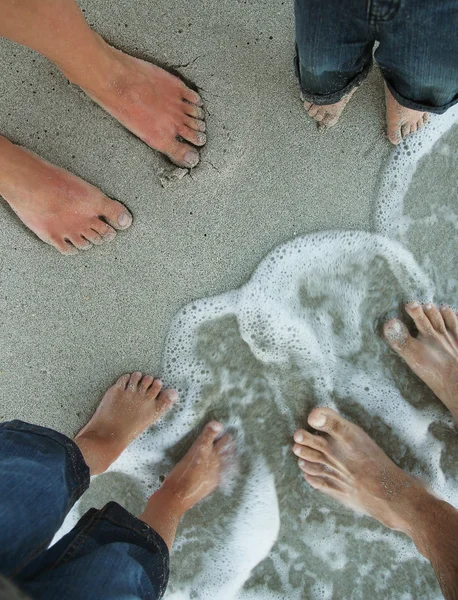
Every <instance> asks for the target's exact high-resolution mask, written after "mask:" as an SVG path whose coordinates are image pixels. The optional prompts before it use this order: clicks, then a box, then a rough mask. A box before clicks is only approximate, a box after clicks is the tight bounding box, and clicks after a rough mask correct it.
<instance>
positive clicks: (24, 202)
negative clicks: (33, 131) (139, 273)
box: [0, 136, 132, 254]
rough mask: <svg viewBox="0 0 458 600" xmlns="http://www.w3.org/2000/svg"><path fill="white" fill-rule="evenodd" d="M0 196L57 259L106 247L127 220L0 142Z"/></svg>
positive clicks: (98, 196)
mask: <svg viewBox="0 0 458 600" xmlns="http://www.w3.org/2000/svg"><path fill="white" fill-rule="evenodd" d="M0 195H1V196H3V198H4V199H5V200H6V201H7V202H8V204H9V205H10V206H11V208H12V209H13V210H14V212H15V213H16V214H17V215H18V217H19V218H20V219H21V221H22V222H23V223H24V224H25V225H27V227H28V228H29V229H31V230H32V231H33V232H34V233H35V234H36V235H37V236H38V237H39V238H40V239H41V240H43V241H44V242H46V243H47V244H51V245H52V246H54V247H55V248H57V250H59V252H61V253H62V254H76V253H77V252H78V250H87V249H89V248H92V245H93V244H95V245H99V244H103V243H104V242H108V241H111V240H112V239H113V238H114V237H115V236H116V229H126V228H128V227H129V226H130V225H131V223H132V215H131V214H130V213H129V211H128V210H127V209H126V207H125V206H123V205H122V204H121V203H120V202H116V201H114V200H110V199H109V198H107V197H106V196H105V195H104V194H102V192H101V191H100V190H98V189H97V188H95V187H94V186H92V185H90V184H89V183H86V182H85V181H83V180H82V179H79V178H78V177H76V176H75V175H72V174H71V173H69V172H68V171H64V170H63V169H60V168H58V167H56V166H54V165H51V164H50V163H48V162H46V161H44V160H42V159H41V158H40V157H39V156H37V155H36V154H34V153H33V152H30V151H29V150H26V149H25V148H21V147H20V146H16V145H14V144H12V143H11V142H9V141H8V140H7V139H6V138H3V137H1V136H0Z"/></svg>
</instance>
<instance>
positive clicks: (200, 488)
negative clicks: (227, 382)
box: [161, 421, 234, 514]
mask: <svg viewBox="0 0 458 600" xmlns="http://www.w3.org/2000/svg"><path fill="white" fill-rule="evenodd" d="M222 432H223V426H222V425H221V423H218V421H210V422H209V423H207V425H205V427H204V428H203V430H202V432H201V433H200V435H199V437H198V438H197V440H196V441H195V442H194V444H193V445H192V446H191V448H190V449H189V450H188V452H187V453H186V454H185V456H184V457H183V458H182V459H181V460H180V462H179V463H178V464H177V465H175V467H174V468H173V469H172V471H170V473H169V474H168V475H167V477H166V479H165V481H164V483H163V484H162V487H161V491H162V492H163V493H164V494H166V495H167V496H168V498H169V501H170V502H172V503H173V504H175V505H178V506H179V507H180V511H181V512H182V514H184V513H185V512H186V511H188V510H189V509H190V508H192V507H193V506H194V505H195V504H197V502H199V501H200V500H202V499H203V498H205V497H207V496H209V495H210V494H211V493H212V492H213V491H214V490H215V489H216V488H217V487H218V486H219V484H220V482H221V474H222V472H223V470H224V467H225V465H226V464H227V462H228V460H229V459H230V457H231V456H232V454H233V452H234V444H233V441H232V438H231V437H230V436H229V435H228V434H225V435H221V434H222Z"/></svg>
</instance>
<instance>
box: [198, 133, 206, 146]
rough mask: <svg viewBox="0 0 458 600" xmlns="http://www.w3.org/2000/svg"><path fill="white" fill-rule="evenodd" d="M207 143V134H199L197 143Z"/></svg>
mask: <svg viewBox="0 0 458 600" xmlns="http://www.w3.org/2000/svg"><path fill="white" fill-rule="evenodd" d="M206 141H207V136H206V135H205V133H200V132H199V133H198V134H197V142H198V143H199V144H205V142H206Z"/></svg>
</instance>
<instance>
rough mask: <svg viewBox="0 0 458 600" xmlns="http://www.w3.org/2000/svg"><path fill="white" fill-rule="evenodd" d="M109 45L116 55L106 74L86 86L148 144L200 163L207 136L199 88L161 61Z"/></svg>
mask: <svg viewBox="0 0 458 600" xmlns="http://www.w3.org/2000/svg"><path fill="white" fill-rule="evenodd" d="M104 45H105V48H106V51H108V52H109V53H110V54H111V57H112V59H113V60H112V64H111V67H110V69H109V72H107V74H106V79H105V80H99V79H97V80H96V81H93V82H91V83H88V84H87V86H86V87H83V89H84V91H85V92H86V93H87V94H88V95H89V96H90V97H91V98H92V99H93V100H94V101H95V102H97V104H99V105H100V106H102V108H104V109H105V110H106V111H107V112H109V113H110V114H111V115H112V116H113V117H115V119H117V120H118V121H119V122H120V123H122V124H123V125H124V126H125V127H126V128H127V129H129V131H131V132H132V133H134V134H135V135H136V136H137V137H139V138H140V139H141V140H143V141H144V142H145V143H146V144H148V146H150V147H151V148H154V149H156V150H159V152H162V153H163V154H165V155H166V156H168V157H169V158H170V160H171V161H173V162H174V163H175V164H176V165H178V166H180V167H188V168H191V167H195V166H196V165H197V163H198V162H199V160H200V156H199V152H198V150H197V149H196V148H195V146H203V145H204V144H205V143H206V141H207V137H206V135H205V133H204V131H205V127H206V126H205V120H204V119H205V113H204V110H203V108H202V104H203V102H202V99H201V97H200V96H199V94H197V93H196V92H194V91H193V90H191V89H189V88H188V87H187V86H186V85H185V84H184V83H183V82H182V81H181V79H179V78H178V77H175V76H174V75H171V74H170V73H168V72H167V71H164V70H163V69H161V68H159V67H157V66H156V65H153V64H151V63H148V62H146V61H144V60H140V59H138V58H134V57H132V56H129V55H128V54H124V53H123V52H120V51H119V50H116V49H115V48H111V47H110V46H108V45H107V44H105V43H104ZM187 142H190V143H187ZM191 144H192V145H191Z"/></svg>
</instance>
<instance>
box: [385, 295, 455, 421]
mask: <svg viewBox="0 0 458 600" xmlns="http://www.w3.org/2000/svg"><path fill="white" fill-rule="evenodd" d="M406 311H407V313H408V315H410V317H412V319H413V321H414V323H415V326H416V328H417V329H418V337H416V338H414V337H412V336H411V335H410V333H409V331H408V329H407V327H406V326H405V325H404V323H402V322H401V321H399V319H391V320H390V321H388V323H386V324H385V327H384V334H385V339H386V341H387V342H388V344H389V345H390V346H391V347H392V348H393V349H394V350H395V351H396V352H397V353H398V354H399V355H400V356H402V358H403V359H404V360H405V361H406V363H407V364H408V365H409V367H410V368H411V369H412V371H413V372H414V373H415V374H416V375H418V377H420V379H422V380H423V381H424V382H425V383H426V385H427V386H428V387H430V388H431V390H432V391H433V392H434V393H435V394H436V396H437V397H438V398H439V399H440V400H442V402H443V403H444V404H445V406H446V407H447V408H448V409H449V410H450V412H451V413H452V415H453V416H454V418H455V419H456V420H457V421H458V319H457V315H456V314H455V312H454V311H453V310H452V309H451V308H450V307H449V306H442V307H441V308H440V310H439V309H438V308H437V307H436V306H435V305H434V304H430V303H428V304H425V305H424V306H422V305H421V304H419V303H418V302H411V303H409V304H407V306H406Z"/></svg>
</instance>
